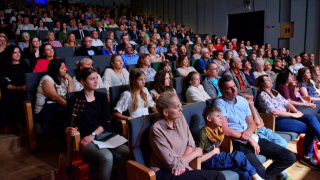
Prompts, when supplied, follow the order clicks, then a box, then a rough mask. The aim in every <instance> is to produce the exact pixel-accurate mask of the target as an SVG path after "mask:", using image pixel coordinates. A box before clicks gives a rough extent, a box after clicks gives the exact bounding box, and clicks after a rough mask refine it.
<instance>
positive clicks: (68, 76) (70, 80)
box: [63, 74, 72, 82]
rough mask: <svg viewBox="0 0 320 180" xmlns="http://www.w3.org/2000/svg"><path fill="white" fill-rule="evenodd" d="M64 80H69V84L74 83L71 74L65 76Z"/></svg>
mask: <svg viewBox="0 0 320 180" xmlns="http://www.w3.org/2000/svg"><path fill="white" fill-rule="evenodd" d="M63 79H65V80H68V81H69V82H72V77H71V76H70V75H69V74H66V75H64V76H63Z"/></svg>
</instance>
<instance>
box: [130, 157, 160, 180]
mask: <svg viewBox="0 0 320 180" xmlns="http://www.w3.org/2000/svg"><path fill="white" fill-rule="evenodd" d="M126 167H127V173H128V177H129V180H156V173H155V172H154V171H153V170H152V169H150V168H148V167H145V166H143V165H141V164H139V163H137V162H136V161H133V160H129V161H127V163H126Z"/></svg>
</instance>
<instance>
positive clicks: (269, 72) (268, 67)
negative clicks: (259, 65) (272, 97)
mask: <svg viewBox="0 0 320 180" xmlns="http://www.w3.org/2000/svg"><path fill="white" fill-rule="evenodd" d="M264 72H266V73H267V75H268V77H269V78H270V80H271V82H272V83H275V82H276V79H277V74H276V73H275V72H273V71H272V65H271V64H270V62H269V61H264Z"/></svg>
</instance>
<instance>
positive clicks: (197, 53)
mask: <svg viewBox="0 0 320 180" xmlns="http://www.w3.org/2000/svg"><path fill="white" fill-rule="evenodd" d="M200 52H201V47H200V46H199V45H194V46H193V47H192V54H193V55H192V57H191V59H200V58H201V55H200Z"/></svg>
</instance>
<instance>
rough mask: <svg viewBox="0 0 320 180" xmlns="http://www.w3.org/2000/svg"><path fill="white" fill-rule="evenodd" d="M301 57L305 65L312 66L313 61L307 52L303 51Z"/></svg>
mask: <svg viewBox="0 0 320 180" xmlns="http://www.w3.org/2000/svg"><path fill="white" fill-rule="evenodd" d="M300 57H301V64H302V65H303V66H304V67H307V68H310V67H311V66H312V62H311V61H310V60H309V56H308V54H307V53H305V52H303V53H301V54H300Z"/></svg>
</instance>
